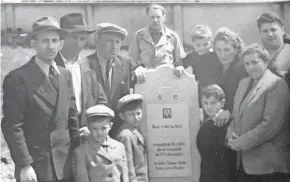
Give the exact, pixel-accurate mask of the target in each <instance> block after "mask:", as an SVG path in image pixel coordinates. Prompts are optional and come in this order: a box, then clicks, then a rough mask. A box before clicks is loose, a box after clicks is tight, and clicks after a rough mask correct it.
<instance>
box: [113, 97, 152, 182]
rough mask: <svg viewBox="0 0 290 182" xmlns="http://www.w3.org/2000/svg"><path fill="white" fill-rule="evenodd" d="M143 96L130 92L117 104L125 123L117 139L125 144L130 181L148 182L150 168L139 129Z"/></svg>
mask: <svg viewBox="0 0 290 182" xmlns="http://www.w3.org/2000/svg"><path fill="white" fill-rule="evenodd" d="M142 102H143V97H142V96H141V95H140V94H130V95H126V96H124V97H122V98H121V99H120V100H119V102H118V105H117V109H118V112H119V116H120V118H121V119H122V120H123V123H122V125H121V127H120V130H119V133H118V135H117V140H119V141H120V142H122V143H123V144H124V145H125V149H126V154H127V159H128V160H127V161H128V171H129V179H130V182H141V181H142V182H147V181H148V168H147V155H146V150H145V142H144V137H143V136H142V134H141V133H140V131H139V130H138V125H139V124H140V122H141V120H142Z"/></svg>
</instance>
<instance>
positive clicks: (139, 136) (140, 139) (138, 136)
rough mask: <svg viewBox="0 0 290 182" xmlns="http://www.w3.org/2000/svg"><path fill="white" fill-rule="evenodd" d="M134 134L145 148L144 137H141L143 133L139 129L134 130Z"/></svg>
mask: <svg viewBox="0 0 290 182" xmlns="http://www.w3.org/2000/svg"><path fill="white" fill-rule="evenodd" d="M132 132H133V133H134V134H135V135H136V136H137V138H138V140H139V141H140V143H141V144H142V145H143V146H144V147H145V141H144V137H143V136H142V135H141V133H140V132H139V131H138V130H137V129H134V130H133V131H132Z"/></svg>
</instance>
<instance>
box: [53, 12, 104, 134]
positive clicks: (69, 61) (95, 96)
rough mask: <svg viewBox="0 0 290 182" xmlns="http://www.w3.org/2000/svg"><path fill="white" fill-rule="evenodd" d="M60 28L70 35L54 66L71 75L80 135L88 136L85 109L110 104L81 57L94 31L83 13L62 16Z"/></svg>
mask: <svg viewBox="0 0 290 182" xmlns="http://www.w3.org/2000/svg"><path fill="white" fill-rule="evenodd" d="M60 27H61V28H62V29H65V30H67V31H68V32H69V35H68V36H66V38H65V39H64V44H63V47H62V49H61V50H60V51H59V53H58V54H57V56H56V58H55V62H56V64H57V65H58V66H62V67H65V68H67V69H68V70H69V71H70V72H71V75H72V81H73V88H74V93H75V97H76V106H77V109H78V115H79V119H80V135H81V136H87V135H89V131H88V128H87V127H86V117H85V111H86V109H88V108H89V107H91V106H94V105H96V104H107V98H106V95H105V93H104V90H103V87H102V86H101V84H99V83H98V82H97V79H96V75H95V74H94V73H93V71H92V70H91V69H90V66H89V63H88V60H87V59H86V58H85V57H81V55H80V53H81V51H82V50H83V48H84V46H85V45H86V43H87V38H88V35H89V34H92V33H94V32H95V30H88V27H87V24H86V21H85V19H84V16H83V15H82V14H80V13H70V14H67V15H64V16H62V17H61V18H60Z"/></svg>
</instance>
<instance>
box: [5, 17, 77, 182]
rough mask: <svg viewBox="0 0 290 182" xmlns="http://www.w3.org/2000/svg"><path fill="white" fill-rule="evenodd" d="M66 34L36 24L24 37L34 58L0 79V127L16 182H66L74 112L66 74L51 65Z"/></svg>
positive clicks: (45, 21) (48, 23)
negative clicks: (0, 84) (0, 111)
mask: <svg viewBox="0 0 290 182" xmlns="http://www.w3.org/2000/svg"><path fill="white" fill-rule="evenodd" d="M67 34H68V32H67V31H65V30H63V29H61V28H60V26H59V24H58V22H57V21H56V20H55V19H54V18H52V17H41V18H39V19H37V20H36V22H35V23H34V24H33V25H32V33H31V34H29V35H28V37H27V38H28V39H30V43H31V46H32V47H33V48H34V49H35V50H36V55H35V56H33V57H32V58H31V60H30V61H29V62H28V63H26V64H25V65H23V66H21V67H20V68H17V69H15V70H13V71H11V72H10V73H8V75H7V76H6V77H5V79H4V83H3V119H2V123H1V127H2V132H3V135H4V138H5V140H6V142H7V144H8V147H9V149H10V154H11V157H12V159H13V161H14V163H15V178H16V180H17V182H32V181H38V182H68V181H71V177H72V169H71V153H72V152H71V150H72V149H73V148H75V147H76V146H77V145H78V144H79V134H78V133H79V131H78V130H79V128H78V118H77V109H76V104H75V96H74V93H73V86H72V79H71V74H70V72H69V71H68V70H66V69H64V68H62V67H59V66H57V65H56V63H55V61H54V59H55V57H56V55H57V53H58V51H59V50H60V48H61V41H62V39H63V38H65V36H67Z"/></svg>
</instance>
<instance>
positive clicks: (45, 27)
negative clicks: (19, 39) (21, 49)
mask: <svg viewBox="0 0 290 182" xmlns="http://www.w3.org/2000/svg"><path fill="white" fill-rule="evenodd" d="M46 31H56V32H57V33H58V34H59V36H60V38H61V39H63V38H64V37H65V36H67V35H68V31H66V30H64V29H61V28H60V26H59V24H58V22H57V21H56V19H54V18H53V17H50V16H44V17H40V18H38V19H37V20H36V21H35V22H34V23H33V24H32V32H30V33H28V34H27V39H28V40H31V39H32V38H33V37H34V36H35V35H38V34H40V33H42V32H46Z"/></svg>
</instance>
